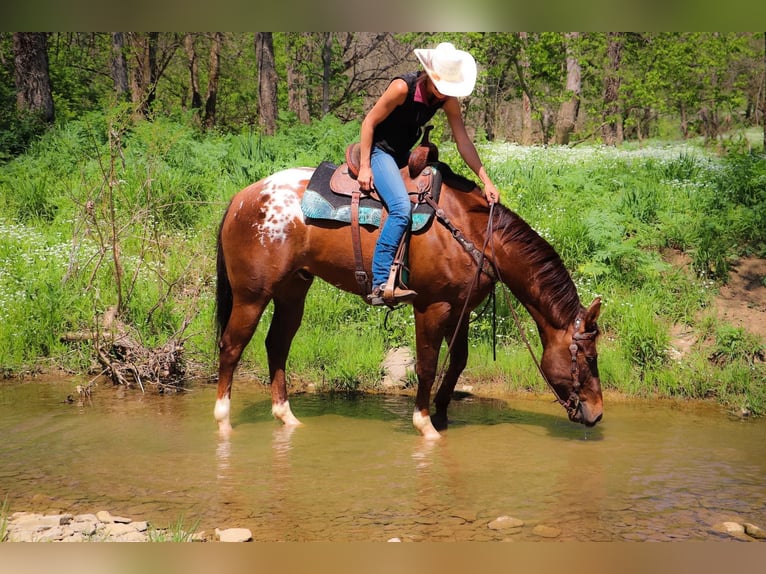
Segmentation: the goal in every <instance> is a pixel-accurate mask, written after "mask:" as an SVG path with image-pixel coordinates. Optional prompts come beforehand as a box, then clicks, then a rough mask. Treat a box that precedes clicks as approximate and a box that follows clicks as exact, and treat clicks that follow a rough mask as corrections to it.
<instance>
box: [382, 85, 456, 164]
mask: <svg viewBox="0 0 766 574" xmlns="http://www.w3.org/2000/svg"><path fill="white" fill-rule="evenodd" d="M424 73H425V72H410V73H407V74H403V75H401V76H397V77H396V78H394V79H399V78H400V79H402V80H404V81H405V82H407V87H408V88H409V90H408V91H407V98H406V99H405V100H404V103H403V104H401V105H400V106H397V107H396V108H394V110H393V111H392V112H391V113H390V114H389V115H388V117H387V118H386V119H384V120H383V121H382V122H380V123H379V124H378V125H377V126H376V127H375V132H374V133H373V136H372V143H373V145H375V146H378V147H379V148H381V149H383V150H384V151H386V152H388V153H390V154H391V155H392V156H393V157H394V159H395V160H396V163H397V165H398V166H399V167H404V166H405V165H407V160H408V158H409V155H410V150H411V149H412V146H414V145H415V144H416V143H417V141H418V139H419V138H420V134H421V132H422V130H421V128H422V127H423V126H424V125H425V124H426V123H427V122H428V120H430V119H431V118H432V117H433V116H434V114H435V113H436V111H437V110H438V109H439V108H441V107H442V105H443V104H444V102H443V101H442V102H439V103H437V104H435V105H433V106H429V105H427V104H426V103H424V102H416V101H415V88H416V86H417V81H418V77H419V76H420V75H421V74H424Z"/></svg>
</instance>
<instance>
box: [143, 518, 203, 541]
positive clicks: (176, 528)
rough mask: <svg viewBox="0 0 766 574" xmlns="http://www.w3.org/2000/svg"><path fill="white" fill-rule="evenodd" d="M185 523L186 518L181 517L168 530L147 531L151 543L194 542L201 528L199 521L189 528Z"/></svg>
mask: <svg viewBox="0 0 766 574" xmlns="http://www.w3.org/2000/svg"><path fill="white" fill-rule="evenodd" d="M184 522H185V518H184V516H183V515H181V516H179V517H178V518H177V519H176V521H175V522H173V523H171V524H170V525H169V526H168V527H167V528H150V529H149V530H148V531H147V538H148V540H149V542H192V541H193V538H194V534H195V533H196V532H197V528H198V527H199V520H196V521H194V522H193V523H192V524H191V525H189V526H186V525H185V524H184Z"/></svg>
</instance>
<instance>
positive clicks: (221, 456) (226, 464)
mask: <svg viewBox="0 0 766 574" xmlns="http://www.w3.org/2000/svg"><path fill="white" fill-rule="evenodd" d="M215 461H216V471H217V473H216V478H217V479H218V480H221V481H224V480H228V479H229V478H230V476H229V469H230V468H231V440H230V439H229V437H228V436H221V435H220V434H219V435H218V444H217V445H216V447H215Z"/></svg>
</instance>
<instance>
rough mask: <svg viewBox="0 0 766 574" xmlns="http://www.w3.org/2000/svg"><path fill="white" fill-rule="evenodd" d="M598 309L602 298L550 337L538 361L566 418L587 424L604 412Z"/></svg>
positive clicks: (593, 421) (597, 419)
mask: <svg viewBox="0 0 766 574" xmlns="http://www.w3.org/2000/svg"><path fill="white" fill-rule="evenodd" d="M600 311H601V299H599V298H596V299H594V300H593V303H591V304H590V307H588V308H587V309H582V310H581V312H580V313H579V314H578V315H577V318H576V319H575V321H574V323H573V324H572V325H570V326H569V327H568V328H566V329H562V330H559V331H558V332H557V333H556V334H555V335H554V336H553V337H552V338H551V339H550V341H549V344H548V345H546V347H545V350H544V351H543V358H542V362H541V365H540V366H541V368H542V370H543V373H544V374H545V377H546V378H547V379H548V382H549V383H550V385H551V386H552V387H553V391H554V393H555V394H556V396H557V398H558V400H559V402H560V403H561V404H562V406H563V407H564V408H565V409H566V410H567V415H568V416H569V420H571V421H572V422H576V423H582V424H584V425H585V426H588V427H592V426H593V425H595V424H596V423H597V422H598V421H600V420H601V417H602V415H603V402H602V396H601V381H600V379H599V377H598V358H597V357H598V352H597V351H596V338H597V336H598V325H597V324H596V320H597V319H598V315H599V313H600Z"/></svg>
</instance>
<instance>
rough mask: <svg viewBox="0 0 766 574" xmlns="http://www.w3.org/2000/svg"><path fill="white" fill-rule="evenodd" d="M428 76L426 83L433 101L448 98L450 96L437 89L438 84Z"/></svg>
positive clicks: (441, 100)
mask: <svg viewBox="0 0 766 574" xmlns="http://www.w3.org/2000/svg"><path fill="white" fill-rule="evenodd" d="M427 78H428V79H427V80H426V85H427V89H428V94H429V96H430V98H431V100H432V101H433V100H436V101H439V102H443V101H444V100H446V99H447V98H448V97H449V96H445V95H444V94H442V93H441V92H440V91H439V90H437V89H436V85H434V83H433V80H431V78H430V77H427Z"/></svg>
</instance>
